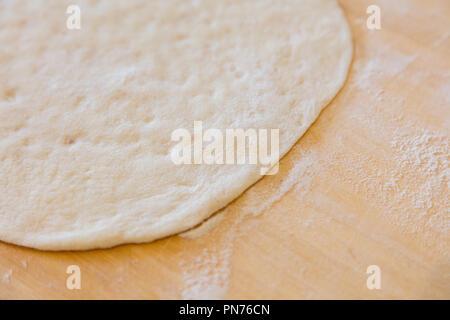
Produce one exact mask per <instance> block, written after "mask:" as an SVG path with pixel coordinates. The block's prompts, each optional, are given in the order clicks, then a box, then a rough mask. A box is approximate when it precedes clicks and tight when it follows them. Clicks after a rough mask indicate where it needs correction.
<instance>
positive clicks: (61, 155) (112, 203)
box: [0, 0, 352, 250]
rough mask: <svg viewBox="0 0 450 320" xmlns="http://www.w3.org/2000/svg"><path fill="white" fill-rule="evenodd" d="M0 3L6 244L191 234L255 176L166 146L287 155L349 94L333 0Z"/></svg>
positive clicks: (52, 246) (1, 220) (345, 51)
mask: <svg viewBox="0 0 450 320" xmlns="http://www.w3.org/2000/svg"><path fill="white" fill-rule="evenodd" d="M73 2H74V1H63V0H53V1H49V0H45V1H44V0H39V1H38V0H34V1H29V0H14V1H1V2H0V83H1V87H0V110H1V114H0V173H1V174H0V239H1V240H3V241H7V242H11V243H15V244H20V245H24V246H29V247H34V248H39V249H47V250H69V249H73V250H79V249H91V248H105V247H111V246H115V245H119V244H123V243H131V242H134V243H138V242H147V241H152V240H155V239H158V238H161V237H165V236H168V235H172V234H175V233H178V232H181V231H184V230H187V229H189V228H191V227H193V226H195V225H197V224H198V223H200V222H201V221H202V220H204V219H206V218H207V217H209V216H210V215H211V214H212V213H214V212H215V211H217V210H218V209H220V208H222V207H224V206H225V205H226V204H228V203H229V202H230V201H232V200H233V199H235V198H236V197H237V196H239V195H240V194H241V193H242V192H243V191H244V190H245V189H246V188H248V187H249V186H250V185H252V184H253V183H255V182H256V181H257V180H258V179H260V178H261V175H260V173H259V169H258V168H257V167H256V166H254V165H180V166H176V165H174V163H173V162H172V161H171V157H170V152H171V148H173V147H174V144H175V143H174V142H173V141H171V132H172V131H173V130H175V129H177V128H186V129H192V127H193V122H194V121H198V120H201V121H203V126H204V129H206V128H219V129H225V128H267V129H268V128H279V129H280V154H281V155H283V154H285V153H286V152H287V151H288V150H289V148H291V147H292V145H293V144H294V143H295V142H296V141H297V140H298V139H299V138H300V137H301V136H302V135H303V133H304V132H305V131H306V130H307V128H308V127H309V126H310V125H311V123H312V122H313V121H314V120H315V119H316V118H317V116H318V115H319V113H320V111H321V110H322V109H323V108H324V107H325V106H326V105H327V104H328V103H329V102H330V100H331V99H332V98H333V97H334V96H335V95H336V93H337V92H338V91H339V89H340V88H341V87H342V85H343V83H344V81H345V79H346V75H347V72H348V69H349V65H350V62H351V57H352V42H351V34H350V31H349V27H348V25H347V22H346V20H345V18H344V15H343V13H342V11H341V9H340V8H339V6H338V4H337V3H336V1H335V0H283V1H281V0H280V1H272V0H259V1H254V0H230V1H225V0H221V1H219V0H214V1H213V0H176V1H175V0H171V1H168V0H160V1H157V0H154V1H149V0H127V1H121V0H116V1H111V0H97V1H94V0H92V1H88V0H84V1H75V2H76V3H77V4H78V5H79V6H80V8H81V30H68V29H67V28H66V19H67V18H68V15H67V14H66V9H67V7H68V6H69V5H70V4H73Z"/></svg>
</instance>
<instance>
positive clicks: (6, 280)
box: [2, 269, 13, 283]
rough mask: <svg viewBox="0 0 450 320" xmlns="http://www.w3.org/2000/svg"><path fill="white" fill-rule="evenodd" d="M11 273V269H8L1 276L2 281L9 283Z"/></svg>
mask: <svg viewBox="0 0 450 320" xmlns="http://www.w3.org/2000/svg"><path fill="white" fill-rule="evenodd" d="M12 274H13V269H9V270H8V271H7V272H6V273H5V274H4V275H3V277H2V282H4V283H10V282H11V278H12Z"/></svg>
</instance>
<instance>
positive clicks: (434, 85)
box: [0, 0, 450, 299]
mask: <svg viewBox="0 0 450 320" xmlns="http://www.w3.org/2000/svg"><path fill="white" fill-rule="evenodd" d="M340 2H341V5H342V7H343V9H344V11H345V14H346V16H347V18H348V20H349V22H350V25H351V29H352V31H353V36H354V42H355V57H354V61H353V65H352V68H351V71H350V75H349V78H348V81H347V83H346V85H345V87H344V89H343V90H342V91H341V92H340V94H339V95H338V96H337V97H336V99H335V100H334V101H333V102H332V103H331V104H330V105H329V106H328V108H327V109H326V110H325V111H324V112H323V113H322V114H321V116H320V118H319V119H318V121H317V122H316V123H315V124H314V125H313V126H312V128H311V129H310V130H309V131H308V132H307V133H306V135H305V136H304V137H303V138H302V139H301V140H300V141H299V142H298V143H297V144H296V145H295V147H294V148H293V149H292V150H291V151H290V152H289V154H288V155H287V156H286V157H285V158H284V159H283V160H282V161H281V164H280V172H279V173H278V174H277V175H275V176H270V177H265V178H264V179H262V180H261V181H260V182H258V183H257V184H256V185H254V186H253V187H252V188H250V189H249V190H248V191H247V192H246V193H245V194H244V195H243V196H242V197H240V198H239V199H237V200H236V201H234V202H233V203H232V204H231V205H229V206H228V207H227V208H225V209H224V210H222V211H221V212H220V213H218V214H216V215H215V216H214V217H213V218H212V220H209V221H208V222H207V223H206V224H204V225H202V226H201V227H200V229H199V230H196V231H193V232H191V233H190V234H188V235H184V236H173V237H170V238H167V239H163V240H161V241H157V242H154V243H150V244H144V245H126V246H120V247H117V248H114V249H110V250H96V251H89V252H59V253H53V252H40V251H36V250H31V249H27V248H22V247H18V246H14V245H10V244H5V243H0V298H2V299H17V298H27V299H28V298H31V299H38V298H44V299H51V298H57V299H59V298H61V299H80V298H81V299H91V298H97V299H99V298H113V299H116V298H146V299H154V298H157V299H160V298H166V299H173V298H175V299H176V298H234V299H240V298H249V299H252V298H260V299H263V298H264V299H271V298H273V299H282V298H287V299H292V298H295V299H304V298H310V299H316V298H363V299H369V298H400V299H401V298H446V299H448V298H450V282H449V276H450V260H449V250H448V245H449V222H450V221H449V207H450V206H449V196H448V172H449V168H448V157H449V146H448V143H449V128H450V125H449V124H450V122H449V121H450V101H449V100H450V58H449V57H450V38H449V33H450V19H449V17H450V2H449V1H448V0H433V1H429V0H421V1H419V0H401V1H400V0H396V1H391V0H384V1H381V0H370V1H365V0H342V1H340ZM371 4H376V5H378V6H379V7H380V8H381V23H382V29H381V30H373V31H370V30H368V29H367V27H366V19H367V16H368V15H367V14H366V9H367V7H368V6H369V5H371ZM2 174H6V173H2ZM69 265H78V266H79V267H80V268H81V275H82V276H81V281H82V287H81V290H68V289H67V288H66V279H67V277H68V275H67V274H66V268H67V267H68V266H69ZM369 265H377V266H379V268H380V270H381V289H380V290H369V289H368V288H367V286H366V279H367V277H368V275H367V274H366V269H367V267H368V266H369Z"/></svg>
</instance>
